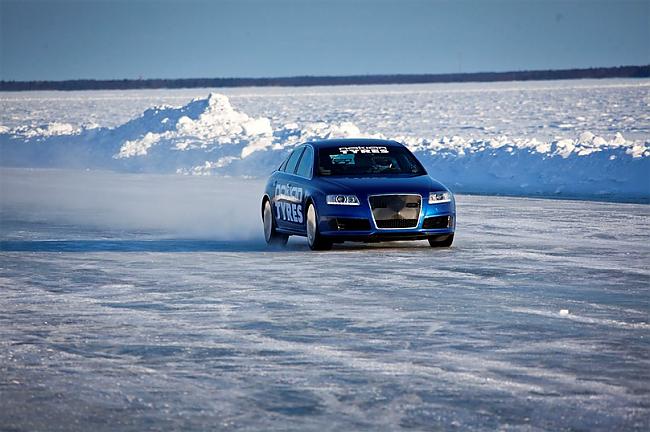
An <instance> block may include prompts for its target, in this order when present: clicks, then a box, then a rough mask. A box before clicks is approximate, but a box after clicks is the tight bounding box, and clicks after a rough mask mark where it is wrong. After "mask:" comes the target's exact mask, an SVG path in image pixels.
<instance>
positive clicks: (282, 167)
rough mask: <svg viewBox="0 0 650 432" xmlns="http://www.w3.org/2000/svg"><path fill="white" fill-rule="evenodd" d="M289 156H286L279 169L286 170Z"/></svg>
mask: <svg viewBox="0 0 650 432" xmlns="http://www.w3.org/2000/svg"><path fill="white" fill-rule="evenodd" d="M288 160H289V158H286V159H285V160H284V162H282V165H280V168H278V171H284V169H285V168H286V167H287V161H288Z"/></svg>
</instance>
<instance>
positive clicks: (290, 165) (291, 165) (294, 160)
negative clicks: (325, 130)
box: [284, 147, 305, 174]
mask: <svg viewBox="0 0 650 432" xmlns="http://www.w3.org/2000/svg"><path fill="white" fill-rule="evenodd" d="M304 149H305V148H304V147H300V148H297V149H295V150H294V151H293V153H291V156H289V159H288V160H287V166H286V168H285V170H284V172H287V173H289V174H293V173H294V172H295V171H296V165H298V161H299V160H300V155H301V154H302V151H303V150H304Z"/></svg>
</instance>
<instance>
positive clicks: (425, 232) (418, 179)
mask: <svg viewBox="0 0 650 432" xmlns="http://www.w3.org/2000/svg"><path fill="white" fill-rule="evenodd" d="M262 221H263V223H264V237H265V239H266V242H267V243H268V244H270V245H280V246H283V245H285V244H286V243H287V240H288V238H289V236H291V235H298V236H305V237H307V242H308V243H309V247H310V248H311V249H312V250H325V249H330V248H331V247H332V244H333V243H342V242H345V241H362V242H377V241H395V240H424V239H426V240H428V241H429V244H430V245H431V246H432V247H449V246H451V244H452V242H453V241H454V230H455V226H456V206H455V202H454V196H453V195H452V193H451V192H450V191H449V190H448V189H447V188H446V187H445V186H443V185H442V184H441V183H439V182H437V181H436V180H434V179H432V178H431V177H429V175H428V174H427V172H426V170H425V169H424V167H423V166H422V164H421V163H420V162H419V161H418V160H417V159H416V157H415V156H414V155H413V153H411V152H410V151H409V150H408V149H407V148H406V147H405V146H403V145H402V144H400V143H398V142H396V141H389V140H375V139H340V140H339V139H337V140H322V141H314V142H308V143H305V144H301V145H299V146H297V147H296V148H295V150H293V151H292V152H291V154H290V155H289V157H288V158H287V159H286V160H285V161H284V162H283V163H282V165H280V167H279V168H278V169H277V170H276V171H275V172H273V174H272V175H271V177H270V178H269V180H268V182H267V184H266V189H265V192H264V196H263V197H262Z"/></svg>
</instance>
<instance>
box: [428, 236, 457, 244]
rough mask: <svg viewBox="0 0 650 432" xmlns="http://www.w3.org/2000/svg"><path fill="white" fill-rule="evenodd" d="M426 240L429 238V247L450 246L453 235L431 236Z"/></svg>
mask: <svg viewBox="0 0 650 432" xmlns="http://www.w3.org/2000/svg"><path fill="white" fill-rule="evenodd" d="M427 240H429V246H431V247H450V246H451V244H452V243H453V242H454V235H453V234H449V235H446V236H444V235H443V236H432V237H429V238H428V239H427Z"/></svg>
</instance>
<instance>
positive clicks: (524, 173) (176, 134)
mask: <svg viewBox="0 0 650 432" xmlns="http://www.w3.org/2000/svg"><path fill="white" fill-rule="evenodd" d="M371 132H372V131H361V130H360V129H359V128H358V127H357V126H356V125H355V124H354V123H351V122H339V123H337V122H291V123H285V124H281V125H277V124H275V125H274V124H272V122H271V120H270V119H269V118H265V117H251V116H249V115H248V114H246V113H244V112H241V111H238V110H237V109H236V108H235V107H233V106H232V105H231V103H230V100H229V99H228V97H226V96H224V95H221V94H216V93H212V94H210V95H209V96H208V97H207V98H200V99H195V100H193V101H191V102H190V103H188V104H187V105H185V106H181V107H172V106H160V107H153V108H150V109H147V110H145V111H144V112H143V113H142V115H140V116H139V117H137V118H134V119H132V120H130V121H128V122H126V123H124V124H122V125H120V126H117V127H114V128H101V127H95V126H91V127H77V128H75V127H74V126H72V125H69V124H65V123H51V124H46V125H38V126H34V127H28V126H20V127H16V128H13V129H10V128H7V127H4V128H1V129H0V150H1V153H0V162H1V164H2V165H3V166H27V167H59V168H89V169H109V170H114V171H126V172H152V173H180V174H200V175H220V176H245V177H264V176H266V175H267V174H268V173H270V172H271V171H272V170H273V169H274V168H275V167H276V166H277V165H278V164H279V163H280V162H281V160H282V159H283V158H284V157H285V156H286V155H287V153H288V152H289V151H290V150H291V149H292V148H293V147H294V146H295V145H297V144H298V143H300V142H304V141H309V140H313V139H318V138H348V137H377V138H393V139H397V140H398V141H401V142H403V143H405V144H406V145H407V146H408V147H409V148H410V149H411V150H412V151H414V152H415V153H416V154H417V156H418V157H419V158H420V160H422V162H423V163H424V165H425V166H426V167H427V169H428V170H429V172H430V173H431V174H432V175H433V176H434V177H436V178H437V179H439V180H441V181H442V182H444V183H446V184H447V185H448V186H449V187H451V188H452V189H453V190H455V191H457V192H478V193H488V194H500V193H504V194H515V195H559V196H587V197H607V198H612V199H642V200H647V199H650V186H649V185H650V174H649V173H650V142H649V141H647V140H646V141H638V140H636V141H628V140H626V139H625V137H623V135H622V134H621V133H614V134H613V136H609V137H603V136H597V135H595V134H593V133H591V132H589V131H583V132H581V133H579V134H578V135H577V136H575V137H573V138H559V139H556V140H552V141H544V140H538V139H536V138H534V137H532V138H531V137H527V136H526V137H508V136H499V137H496V138H495V137H489V138H486V139H483V140H482V139H476V138H472V139H465V138H463V137H460V136H451V137H447V136H442V137H419V136H409V135H404V136H393V137H385V136H383V135H381V134H373V133H371Z"/></svg>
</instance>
